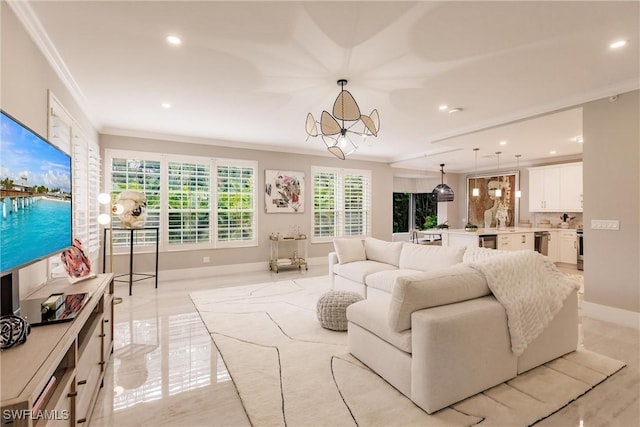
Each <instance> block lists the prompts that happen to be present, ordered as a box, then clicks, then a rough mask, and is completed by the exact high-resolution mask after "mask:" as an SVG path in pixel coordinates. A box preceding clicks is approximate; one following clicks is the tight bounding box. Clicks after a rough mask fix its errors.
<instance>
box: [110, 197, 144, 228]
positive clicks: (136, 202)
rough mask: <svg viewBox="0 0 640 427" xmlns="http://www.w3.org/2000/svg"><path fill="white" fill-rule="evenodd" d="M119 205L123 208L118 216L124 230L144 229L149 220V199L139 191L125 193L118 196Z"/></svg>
mask: <svg viewBox="0 0 640 427" xmlns="http://www.w3.org/2000/svg"><path fill="white" fill-rule="evenodd" d="M116 203H117V204H119V205H121V206H122V208H123V211H122V213H120V214H119V215H118V218H119V219H120V224H121V226H122V227H123V228H142V227H144V223H145V221H146V219H147V214H146V209H147V197H146V196H145V195H144V193H141V192H139V191H129V190H128V191H123V192H122V193H120V194H119V195H118V200H117V201H116Z"/></svg>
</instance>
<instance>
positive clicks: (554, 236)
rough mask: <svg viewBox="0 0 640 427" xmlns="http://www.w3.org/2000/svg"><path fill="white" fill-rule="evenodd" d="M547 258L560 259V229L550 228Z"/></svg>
mask: <svg viewBox="0 0 640 427" xmlns="http://www.w3.org/2000/svg"><path fill="white" fill-rule="evenodd" d="M547 258H549V260H550V261H551V262H559V261H560V230H549V240H548V246H547Z"/></svg>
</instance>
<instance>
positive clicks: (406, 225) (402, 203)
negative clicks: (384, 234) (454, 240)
mask: <svg viewBox="0 0 640 427" xmlns="http://www.w3.org/2000/svg"><path fill="white" fill-rule="evenodd" d="M437 216H438V201H437V200H436V199H435V198H434V197H433V194H432V193H393V232H394V233H401V232H409V231H411V230H413V229H417V230H425V229H427V228H431V227H430V226H427V225H426V223H427V220H428V218H429V217H435V219H432V221H436V224H437ZM431 225H433V224H431Z"/></svg>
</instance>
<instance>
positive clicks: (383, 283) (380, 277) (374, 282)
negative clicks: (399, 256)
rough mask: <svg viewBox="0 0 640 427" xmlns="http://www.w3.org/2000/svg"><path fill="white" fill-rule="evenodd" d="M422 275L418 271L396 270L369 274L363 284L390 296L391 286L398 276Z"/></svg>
mask: <svg viewBox="0 0 640 427" xmlns="http://www.w3.org/2000/svg"><path fill="white" fill-rule="evenodd" d="M417 273H422V272H421V271H420V270H409V269H398V270H385V271H379V272H377V273H373V274H370V275H368V276H367V277H366V279H365V284H366V285H367V286H368V287H370V288H374V289H379V290H381V291H385V292H388V293H389V295H391V291H392V290H393V285H394V284H395V283H396V279H397V278H398V277H400V276H411V275H412V274H417Z"/></svg>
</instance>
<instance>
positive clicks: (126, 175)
mask: <svg viewBox="0 0 640 427" xmlns="http://www.w3.org/2000/svg"><path fill="white" fill-rule="evenodd" d="M110 160H111V167H110V171H111V176H110V177H109V178H110V179H107V180H106V182H110V183H111V197H112V198H113V202H114V203H115V202H116V200H117V199H118V195H120V193H122V192H123V191H127V190H129V191H139V192H142V193H144V194H145V196H146V198H147V209H146V211H145V212H146V221H145V226H147V227H158V226H159V225H160V160H155V159H144V157H143V156H140V155H137V156H136V155H120V156H117V157H113V158H111V159H110ZM112 220H113V228H116V229H117V228H119V227H120V220H119V219H118V217H117V216H114V217H113V218H112ZM130 237H131V234H130V233H129V232H126V231H124V232H121V231H114V232H113V245H114V247H117V246H125V245H126V246H128V245H129V239H130ZM134 237H135V238H136V240H137V241H136V242H135V244H136V245H140V246H154V245H155V243H156V242H155V239H156V233H155V231H153V230H149V231H144V232H142V231H139V232H137V233H135V236H134Z"/></svg>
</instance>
